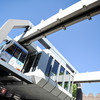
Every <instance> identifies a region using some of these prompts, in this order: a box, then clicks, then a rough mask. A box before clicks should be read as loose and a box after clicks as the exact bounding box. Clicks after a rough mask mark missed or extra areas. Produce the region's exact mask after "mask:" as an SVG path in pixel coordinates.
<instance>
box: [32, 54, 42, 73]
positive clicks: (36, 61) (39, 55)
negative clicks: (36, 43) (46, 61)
mask: <svg viewBox="0 0 100 100" xmlns="http://www.w3.org/2000/svg"><path fill="white" fill-rule="evenodd" d="M40 57H41V53H39V54H38V55H37V57H36V60H35V62H34V66H33V71H35V69H36V67H37V65H38V62H39V59H40Z"/></svg>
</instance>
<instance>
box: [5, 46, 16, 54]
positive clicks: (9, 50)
mask: <svg viewBox="0 0 100 100" xmlns="http://www.w3.org/2000/svg"><path fill="white" fill-rule="evenodd" d="M15 48H16V45H15V44H13V45H11V46H10V47H8V48H7V49H6V51H7V52H8V53H9V54H11V55H12V54H13V52H14V50H15Z"/></svg>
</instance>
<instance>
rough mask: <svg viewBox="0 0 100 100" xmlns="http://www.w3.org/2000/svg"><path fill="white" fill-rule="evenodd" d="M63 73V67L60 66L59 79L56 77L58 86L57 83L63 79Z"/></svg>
mask: <svg viewBox="0 0 100 100" xmlns="http://www.w3.org/2000/svg"><path fill="white" fill-rule="evenodd" d="M64 71H65V68H64V67H63V66H61V68H60V72H59V77H58V84H59V82H61V83H62V82H63V79H64ZM61 86H62V85H61Z"/></svg>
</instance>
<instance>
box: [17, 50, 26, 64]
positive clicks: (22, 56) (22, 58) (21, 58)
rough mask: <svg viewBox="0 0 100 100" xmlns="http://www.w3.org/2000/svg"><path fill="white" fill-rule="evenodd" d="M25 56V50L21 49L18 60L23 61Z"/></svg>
mask: <svg viewBox="0 0 100 100" xmlns="http://www.w3.org/2000/svg"><path fill="white" fill-rule="evenodd" d="M26 56H27V53H25V52H23V51H22V53H21V55H20V58H19V60H20V61H21V62H22V63H24V61H25V59H26Z"/></svg>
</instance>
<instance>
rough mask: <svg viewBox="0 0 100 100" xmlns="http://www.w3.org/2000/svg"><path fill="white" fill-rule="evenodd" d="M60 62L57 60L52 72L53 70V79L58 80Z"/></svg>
mask: <svg viewBox="0 0 100 100" xmlns="http://www.w3.org/2000/svg"><path fill="white" fill-rule="evenodd" d="M58 67H59V63H58V62H57V61H56V60H55V62H54V65H53V68H52V72H51V79H52V80H54V81H56V80H57V72H58Z"/></svg>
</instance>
